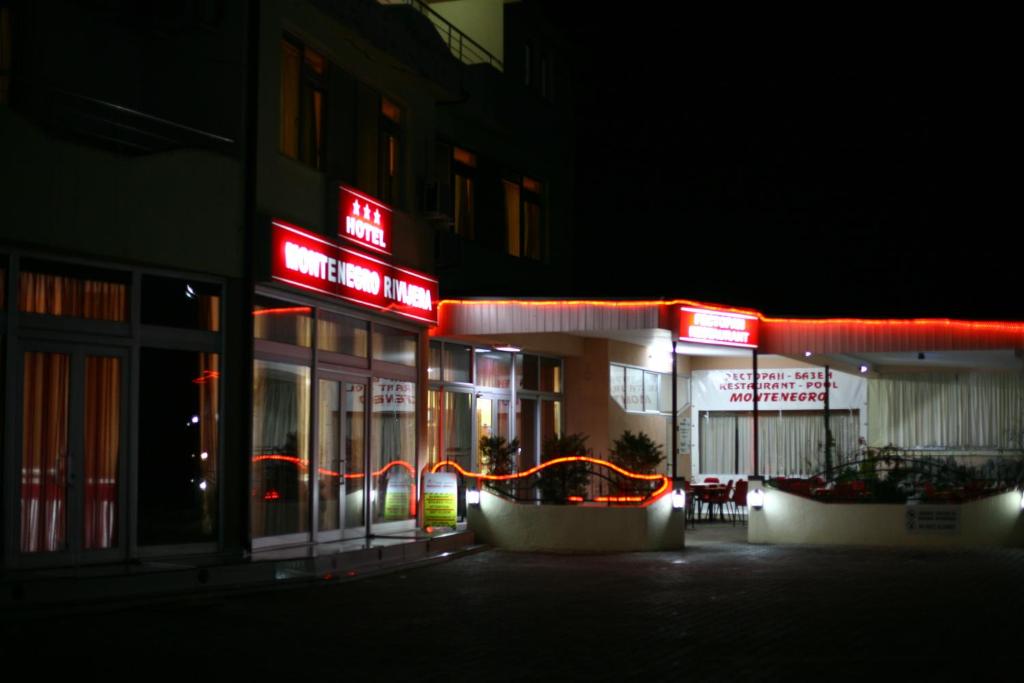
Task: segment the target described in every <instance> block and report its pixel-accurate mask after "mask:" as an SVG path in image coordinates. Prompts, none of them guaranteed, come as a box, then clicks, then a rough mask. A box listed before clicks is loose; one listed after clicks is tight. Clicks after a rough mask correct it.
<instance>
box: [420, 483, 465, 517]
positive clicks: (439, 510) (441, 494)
mask: <svg viewBox="0 0 1024 683" xmlns="http://www.w3.org/2000/svg"><path fill="white" fill-rule="evenodd" d="M458 496H459V482H458V477H457V476H456V474H455V473H454V472H428V473H426V474H424V475H423V526H425V527H428V526H455V521H456V519H455V518H456V514H457V508H458Z"/></svg>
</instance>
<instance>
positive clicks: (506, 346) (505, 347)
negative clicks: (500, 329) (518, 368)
mask: <svg viewBox="0 0 1024 683" xmlns="http://www.w3.org/2000/svg"><path fill="white" fill-rule="evenodd" d="M494 350H495V351H508V352H509V353H519V352H520V351H522V349H521V348H519V347H518V346H515V345H513V344H502V345H501V346H495V347H494Z"/></svg>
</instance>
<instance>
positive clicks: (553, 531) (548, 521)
mask: <svg viewBox="0 0 1024 683" xmlns="http://www.w3.org/2000/svg"><path fill="white" fill-rule="evenodd" d="M468 512H469V527H470V529H472V530H473V532H474V533H475V534H476V536H477V538H478V539H479V540H480V541H481V542H483V543H490V544H491V545H495V546H497V547H499V548H506V549H509V550H524V551H538V550H539V551H550V552H566V553H572V552H579V553H587V552H590V553H600V552H630V551H639V550H675V549H679V548H682V547H683V545H684V540H685V539H684V534H685V529H686V516H685V514H684V511H683V510H675V509H673V508H672V499H671V496H663V497H662V498H660V499H659V500H657V501H655V502H654V503H653V504H651V505H650V506H648V507H646V508H636V507H604V506H602V507H590V506H578V505H528V504H517V503H512V502H509V501H507V500H505V499H503V498H501V497H499V496H495V495H493V494H491V493H488V492H487V491H482V492H481V494H480V505H479V506H475V505H471V506H469V511H468Z"/></svg>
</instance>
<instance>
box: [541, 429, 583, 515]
mask: <svg viewBox="0 0 1024 683" xmlns="http://www.w3.org/2000/svg"><path fill="white" fill-rule="evenodd" d="M587 438H588V437H587V435H586V434H555V435H554V436H552V437H551V438H549V439H547V440H545V441H544V443H543V445H542V446H541V461H542V462H547V461H548V460H552V459H554V458H562V457H568V456H574V455H586V456H589V455H590V448H588V447H587ZM589 483H590V466H589V465H588V464H587V463H585V462H569V463H563V464H559V465H552V466H551V467H546V468H544V469H543V470H541V471H540V472H539V473H538V474H537V489H538V490H539V491H540V498H541V500H542V501H543V502H545V503H565V502H566V501H567V500H568V498H569V496H586V495H587V487H588V485H589Z"/></svg>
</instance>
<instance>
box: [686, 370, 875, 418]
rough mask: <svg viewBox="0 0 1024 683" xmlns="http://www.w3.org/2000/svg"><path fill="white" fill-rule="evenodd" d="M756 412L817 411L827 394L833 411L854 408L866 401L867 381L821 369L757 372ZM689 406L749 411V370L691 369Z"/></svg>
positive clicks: (751, 386) (751, 392) (751, 390)
mask: <svg viewBox="0 0 1024 683" xmlns="http://www.w3.org/2000/svg"><path fill="white" fill-rule="evenodd" d="M756 381H757V392H758V397H757V405H758V409H760V410H821V409H822V408H823V407H824V404H825V392H826V391H828V402H829V407H830V408H831V409H833V410H844V409H858V408H861V407H863V406H864V403H865V401H866V399H867V380H865V379H864V378H863V377H858V376H856V375H850V374H847V373H845V372H837V371H835V370H831V371H830V372H829V376H828V379H827V380H826V378H825V369H824V368H779V369H771V368H767V369H763V370H758V372H757V380H756ZM692 382H693V405H694V406H695V407H697V408H698V409H699V410H750V409H751V403H752V402H753V400H754V382H755V380H754V373H753V371H751V370H750V369H736V370H694V371H693V376H692Z"/></svg>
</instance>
